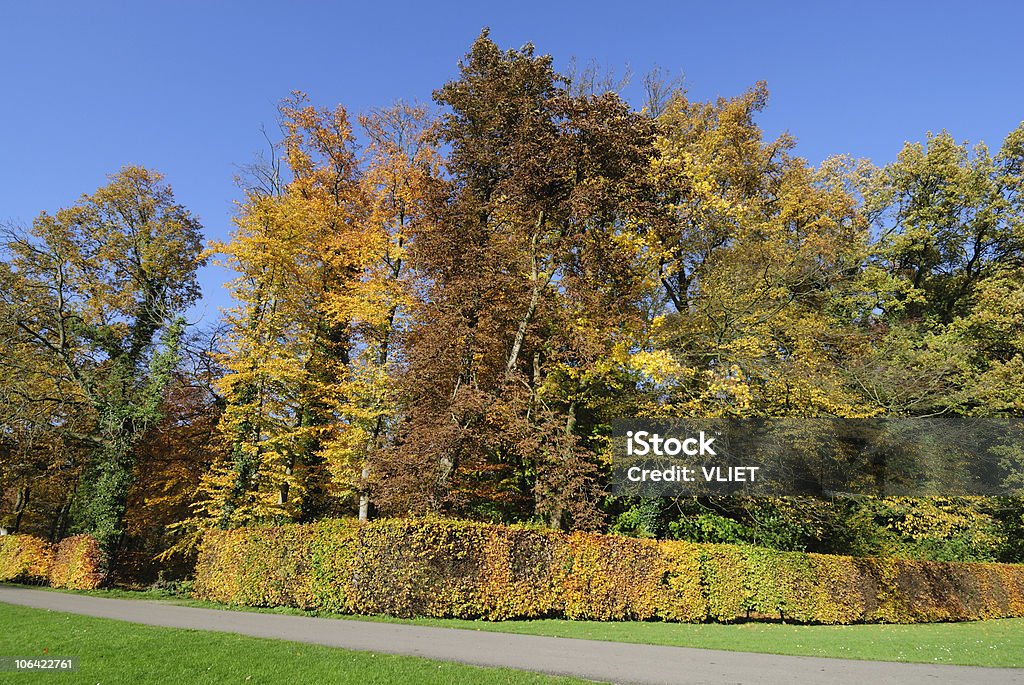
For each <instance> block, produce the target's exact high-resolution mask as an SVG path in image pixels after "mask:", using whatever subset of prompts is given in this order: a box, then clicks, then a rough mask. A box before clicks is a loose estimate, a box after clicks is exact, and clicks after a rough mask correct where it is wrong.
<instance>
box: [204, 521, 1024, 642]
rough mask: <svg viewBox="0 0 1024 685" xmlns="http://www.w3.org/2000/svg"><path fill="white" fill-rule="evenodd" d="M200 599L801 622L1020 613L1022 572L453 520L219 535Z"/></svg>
mask: <svg viewBox="0 0 1024 685" xmlns="http://www.w3.org/2000/svg"><path fill="white" fill-rule="evenodd" d="M195 595H196V596H197V597H199V598H202V599H211V600H216V601H221V602H228V603H235V604H245V605H252V606H279V605H285V606H296V607H301V608H304V609H314V610H324V611H335V612H347V613H360V614H387V615H393V616H435V617H458V618H485V619H491V620H500V619H508V618H542V617H549V616H563V617H566V618H570V619H591V620H650V619H660V620H665V621H704V620H709V619H712V620H717V621H734V620H737V619H755V620H756V619H768V620H785V621H795V622H803V623H857V622H918V621H959V620H972V619H981V618H1000V617H1010V616H1024V566H1018V565H1011V564H980V563H945V562H930V561H915V560H907V559H872V558H854V557H844V556H832V555H824V554H805V553H802V552H780V551H777V550H771V549H764V548H759V547H752V546H739V545H724V544H702V543H690V542H682V541H660V542H659V541H655V540H641V539H635V538H626V537H616V536H609V535H592V534H584V533H575V534H571V535H565V534H562V533H557V532H554V531H544V530H533V529H528V528H522V527H517V526H511V527H506V526H497V525H488V524H481V523H473V522H469V521H451V520H445V519H383V520H378V521H372V522H369V523H363V524H358V523H357V522H354V521H321V522H318V523H312V524H306V525H288V526H278V527H271V528H243V529H238V530H232V531H212V532H210V533H208V534H207V535H206V537H205V539H204V541H203V544H202V547H201V549H200V554H199V561H198V564H197V567H196V581H195Z"/></svg>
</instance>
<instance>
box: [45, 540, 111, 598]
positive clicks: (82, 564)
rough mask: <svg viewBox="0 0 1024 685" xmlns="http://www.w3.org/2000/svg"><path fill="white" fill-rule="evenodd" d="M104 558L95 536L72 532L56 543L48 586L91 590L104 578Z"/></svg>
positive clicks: (101, 583) (99, 584)
mask: <svg viewBox="0 0 1024 685" xmlns="http://www.w3.org/2000/svg"><path fill="white" fill-rule="evenodd" d="M105 568H106V559H105V558H104V556H103V552H102V551H100V545H99V543H98V542H97V541H96V538H94V537H92V536H90V535H75V536H74V537H70V538H64V539H63V540H61V541H60V543H58V544H57V549H56V552H55V553H54V556H53V565H52V566H51V567H50V576H49V580H50V585H51V586H53V587H58V588H68V589H73V590H94V589H96V588H98V587H100V586H101V585H103V582H104V581H105V580H106V573H105V571H104V569H105Z"/></svg>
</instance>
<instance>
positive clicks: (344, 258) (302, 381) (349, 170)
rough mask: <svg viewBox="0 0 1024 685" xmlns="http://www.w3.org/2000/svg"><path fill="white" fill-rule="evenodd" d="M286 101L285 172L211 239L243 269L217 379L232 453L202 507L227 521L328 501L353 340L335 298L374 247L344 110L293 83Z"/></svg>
mask: <svg viewBox="0 0 1024 685" xmlns="http://www.w3.org/2000/svg"><path fill="white" fill-rule="evenodd" d="M280 113H281V118H282V127H283V129H284V133H285V136H284V141H283V143H282V145H281V148H282V149H283V153H284V162H285V165H286V168H287V172H288V173H289V175H290V178H288V179H287V182H286V183H284V184H280V185H277V186H276V187H274V184H271V186H270V188H269V189H268V188H267V187H266V186H264V187H258V188H251V189H249V190H248V191H247V194H246V199H245V201H244V203H243V204H242V205H241V207H240V209H239V212H238V216H237V217H236V219H235V225H236V228H235V231H234V233H233V234H232V237H231V241H230V242H228V243H227V244H223V245H216V246H215V248H214V249H216V250H218V251H219V252H221V253H222V254H223V255H224V258H223V261H222V263H223V264H225V265H226V266H228V267H230V268H232V269H234V270H235V271H237V272H238V274H239V276H238V278H237V279H235V281H233V283H232V284H231V288H232V293H233V295H234V297H235V299H236V301H237V302H238V304H237V306H235V307H234V308H233V309H231V310H230V311H229V312H228V313H227V323H228V326H229V329H230V334H229V341H228V348H229V349H228V351H227V352H226V353H225V354H224V355H223V358H222V359H221V360H220V361H221V363H222V364H223V366H224V368H225V369H226V372H227V373H226V374H225V375H224V376H223V377H222V378H221V379H220V380H219V381H218V388H219V391H220V393H222V394H223V396H224V397H225V398H226V407H225V410H224V414H223V417H222V418H221V421H220V432H221V434H222V436H223V439H224V440H225V442H226V445H225V447H226V450H225V452H226V454H227V455H228V456H227V459H226V460H224V461H222V462H220V463H218V464H216V465H215V466H214V468H213V470H212V471H211V473H210V474H209V475H208V476H207V478H206V479H205V481H204V485H203V491H204V497H203V498H202V500H201V502H200V512H199V513H200V519H205V521H206V522H207V523H209V522H216V524H217V525H220V526H223V527H232V526H237V525H244V524H247V523H251V522H258V521H267V520H282V519H285V520H305V519H308V518H310V517H313V516H316V515H318V514H321V513H323V512H324V510H325V508H327V507H328V506H329V492H328V482H327V472H326V469H325V468H324V465H323V460H322V457H321V450H322V448H323V446H324V444H325V443H326V442H327V441H328V440H330V439H331V437H332V433H333V431H335V429H336V423H337V421H336V415H335V411H334V410H335V405H336V402H337V400H336V395H337V394H338V393H340V392H342V391H343V390H344V384H345V382H346V380H347V374H348V367H349V365H350V361H351V355H352V349H353V340H352V326H351V323H350V321H349V320H348V319H347V318H346V317H345V316H343V315H344V314H345V312H340V311H339V310H338V308H337V306H336V303H335V302H334V300H333V299H332V298H336V297H338V296H339V294H350V292H351V291H352V290H353V289H354V288H356V287H357V283H358V280H359V276H360V273H361V264H362V263H363V261H364V260H365V253H366V251H367V248H366V246H365V245H363V244H362V236H361V234H360V226H361V224H362V221H361V219H360V217H359V216H358V215H359V212H361V211H362V207H363V202H362V200H361V188H360V184H359V179H358V160H357V158H356V154H355V151H354V143H353V138H352V129H351V126H350V124H349V120H348V116H347V114H346V112H345V110H344V109H343V108H342V107H338V108H336V109H334V110H327V109H317V108H314V107H312V106H310V105H308V104H307V103H306V98H305V96H304V95H302V94H301V93H296V94H295V95H294V96H293V97H292V98H291V99H289V100H286V101H285V102H284V103H283V104H282V105H281V108H280ZM268 190H269V192H268Z"/></svg>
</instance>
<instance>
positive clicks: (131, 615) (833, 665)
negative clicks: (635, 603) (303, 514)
mask: <svg viewBox="0 0 1024 685" xmlns="http://www.w3.org/2000/svg"><path fill="white" fill-rule="evenodd" d="M0 602H7V603H10V604H21V605H24V606H30V607H36V608H39V609H51V610H54V611H66V612H71V613H75V614H84V615H87V616H98V617H101V618H113V619H118V620H122V621H132V622H135V623H144V624H147V625H152V626H165V627H170V628H192V629H197V630H214V631H220V632H229V633H240V634H243V635H252V636H255V637H269V638H276V639H281V640H294V641H296V642H308V643H311V644H318V645H327V646H329V647H343V648H345V649H355V650H361V651H371V652H381V653H390V654H406V655H410V656H420V657H426V658H428V659H439V660H443V661H458V662H461V663H465V664H475V665H478V666H504V667H507V668H516V669H521V670H527V671H539V672H542V673H552V674H557V675H572V676H577V677H581V678H588V679H590V680H597V681H605V682H614V683H643V684H648V683H649V684H651V685H686V684H690V683H723V684H725V683H729V684H733V683H769V684H776V683H778V684H780V685H784V684H787V683H793V684H799V685H811V684H815V683H822V684H824V683H829V684H830V685H832V684H835V685H842V684H844V683H855V684H856V685H888V684H890V683H892V684H897V683H898V684H899V685H917V684H922V685H923V684H928V685H936V684H938V683H964V684H965V685H976V684H977V685H988V684H990V683H991V684H993V685H995V684H999V685H1003V684H1008V683H1020V684H1022V685H1024V669H1001V668H977V667H969V666H932V665H929V664H896V663H884V662H878V661H852V660H847V659H821V658H815V657H797V656H777V655H772V654H750V653H745V652H723V651H715V650H709V649H689V648H683V647H659V646H653V645H634V644H624V643H618V642H600V641H596V640H575V639H569V638H559V637H541V636H536V635H512V634H508V633H492V632H485V631H476V630H455V629H451V628H433V627H428V626H415V625H405V624H395V623H376V622H370V621H355V620H339V619H330V618H312V617H307V616H287V615H282V614H263V613H255V612H245V611H225V610H219V609H199V608H195V607H185V606H178V605H175V604H170V603H163V602H153V601H145V600H132V599H106V598H102V597H90V596H86V595H73V594H65V593H59V592H45V591H40V590H29V589H25V588H19V587H6V586H0ZM3 629H4V630H12V629H13V630H17V627H16V626H9V625H8V626H4V627H3Z"/></svg>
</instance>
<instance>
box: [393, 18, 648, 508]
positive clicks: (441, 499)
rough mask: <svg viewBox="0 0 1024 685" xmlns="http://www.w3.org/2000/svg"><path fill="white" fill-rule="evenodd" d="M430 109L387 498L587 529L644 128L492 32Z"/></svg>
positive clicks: (631, 300) (622, 308)
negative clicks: (439, 196)
mask: <svg viewBox="0 0 1024 685" xmlns="http://www.w3.org/2000/svg"><path fill="white" fill-rule="evenodd" d="M435 99H436V100H437V101H438V102H439V103H440V104H442V105H444V106H446V107H447V114H446V115H445V116H444V118H443V119H442V123H441V128H440V132H441V140H442V142H443V143H445V145H447V146H448V147H450V150H451V152H450V155H449V159H448V164H447V170H448V173H449V174H450V175H451V179H452V189H451V195H450V199H449V201H448V205H447V208H446V209H445V213H444V215H443V216H442V217H441V220H440V221H439V222H437V223H431V224H429V225H426V226H425V227H424V229H423V230H422V231H419V232H417V233H416V240H415V247H414V248H413V255H414V258H415V261H416V263H417V266H418V268H419V269H420V270H421V271H422V275H423V281H424V283H425V284H426V294H425V301H424V303H423V305H422V306H421V307H420V308H419V309H418V310H417V312H416V320H415V324H414V326H413V328H412V330H411V331H410V335H409V343H408V350H407V356H408V369H407V371H406V373H405V376H404V381H403V382H402V383H403V397H404V400H403V422H402V424H401V426H400V431H399V433H398V435H397V437H396V439H397V444H396V447H395V449H394V450H392V451H391V453H390V454H389V455H388V462H389V463H386V464H383V465H382V471H381V477H382V483H383V482H388V483H389V486H388V490H389V494H390V495H391V501H389V502H387V503H386V505H387V506H389V507H390V510H391V511H402V510H410V509H411V510H420V511H422V510H424V509H426V510H440V511H457V512H462V513H470V514H472V515H477V516H492V517H493V516H499V517H502V516H513V517H515V516H521V515H523V514H526V515H537V516H541V517H543V518H545V519H546V520H547V521H549V522H550V523H552V524H554V525H564V524H566V523H568V522H569V521H570V520H573V521H574V522H575V523H576V525H581V526H593V525H595V522H596V520H597V519H596V514H597V511H596V509H595V506H594V505H595V503H596V501H597V499H598V493H599V491H600V485H599V483H598V482H597V468H596V464H595V458H594V454H593V452H592V451H591V450H589V449H587V446H586V445H585V444H583V442H581V438H582V437H583V434H584V431H585V429H589V428H590V426H589V425H588V424H586V423H584V422H580V421H579V420H578V418H579V415H580V412H579V411H578V410H579V409H580V408H581V407H582V406H583V404H584V401H583V397H584V396H585V394H586V393H587V392H588V388H587V387H585V386H586V385H587V384H588V383H590V382H591V381H590V380H584V379H583V377H584V376H586V375H587V369H589V370H590V372H591V373H593V372H595V371H596V369H597V368H598V366H599V365H600V364H601V363H603V362H604V359H603V356H604V353H605V352H607V351H608V350H609V349H610V347H611V346H613V345H614V344H615V342H616V341H615V340H613V338H612V336H610V335H608V336H602V335H601V334H600V333H599V332H596V331H594V330H593V329H594V327H595V326H596V327H600V330H604V331H609V332H610V330H612V329H613V328H616V327H619V328H621V327H623V324H624V322H625V321H626V320H633V321H634V322H635V320H636V319H637V313H636V307H635V305H636V300H637V295H638V291H639V290H641V289H642V288H640V287H639V286H637V285H636V284H635V281H636V274H635V273H634V272H633V271H632V269H631V258H632V257H634V256H636V252H637V244H636V243H635V241H631V240H630V239H629V235H628V225H627V219H628V216H629V213H630V210H632V209H633V208H634V207H633V204H634V203H635V202H636V195H637V189H638V188H640V187H642V184H641V183H638V182H637V181H639V180H640V179H641V177H642V174H643V171H644V170H645V169H646V163H647V159H648V156H649V150H650V137H651V135H650V130H649V128H648V125H647V122H646V121H645V120H644V119H643V118H642V117H640V116H639V115H637V114H635V113H633V112H631V111H630V109H629V107H628V106H627V105H625V103H623V102H622V101H621V100H620V99H619V98H618V97H617V96H616V95H614V94H613V93H603V94H601V95H589V96H588V95H571V94H570V92H569V90H568V89H567V87H566V83H565V82H564V79H562V78H561V77H560V76H559V75H558V74H557V73H556V72H555V71H554V69H553V67H552V64H551V59H550V57H547V56H536V55H535V54H534V52H533V47H532V46H526V47H524V48H523V49H522V50H511V51H507V52H506V51H502V50H500V49H499V48H498V47H497V46H496V45H495V44H494V43H493V42H492V41H491V40H490V39H489V38H488V36H487V33H486V32H484V34H483V35H481V37H480V38H479V39H478V40H477V41H476V42H475V43H474V44H473V46H472V48H471V50H470V53H469V54H468V55H467V56H466V58H465V59H464V60H463V62H462V64H461V75H460V77H459V79H457V80H455V81H453V82H451V83H449V84H447V85H446V86H444V87H443V88H442V89H440V90H439V91H438V92H437V93H436V94H435ZM620 295H622V297H620ZM583 331H586V332H587V334H586V335H585V336H580V335H578V333H580V332H583ZM597 375H599V374H597ZM592 381H593V384H594V385H600V381H599V380H598V379H597V378H594V379H592ZM587 418H588V420H589V418H590V417H587ZM488 510H489V511H488Z"/></svg>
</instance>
